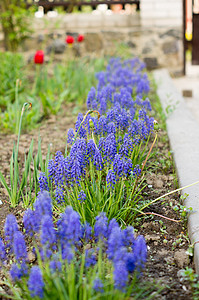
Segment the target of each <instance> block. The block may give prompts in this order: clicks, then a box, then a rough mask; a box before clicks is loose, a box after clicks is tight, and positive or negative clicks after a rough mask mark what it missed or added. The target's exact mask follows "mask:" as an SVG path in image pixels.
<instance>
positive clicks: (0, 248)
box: [0, 238, 6, 261]
mask: <svg viewBox="0 0 199 300" xmlns="http://www.w3.org/2000/svg"><path fill="white" fill-rule="evenodd" d="M0 259H1V260H2V261H4V260H5V259H6V251H5V245H4V243H3V241H2V239H1V238H0Z"/></svg>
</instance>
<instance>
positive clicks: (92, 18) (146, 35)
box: [20, 0, 183, 75]
mask: <svg viewBox="0 0 199 300" xmlns="http://www.w3.org/2000/svg"><path fill="white" fill-rule="evenodd" d="M150 1H151V2H153V1H155V0H142V2H141V4H142V6H141V13H129V14H122V13H121V14H114V13H112V12H111V11H106V12H94V13H93V14H88V13H87V14H86V13H82V14H65V15H58V16H57V17H56V18H50V17H48V16H44V17H43V18H40V19H35V21H34V24H33V25H34V34H33V35H32V36H31V38H29V39H28V40H26V42H25V43H24V44H23V45H22V46H21V49H20V51H21V52H23V53H24V56H25V57H26V58H27V59H28V60H29V61H30V60H31V59H32V57H33V55H34V52H35V51H36V50H38V49H41V48H42V49H44V51H45V54H46V58H47V59H50V56H51V53H52V51H54V52H55V56H54V59H55V60H57V61H61V60H62V59H66V58H67V57H68V59H70V57H71V55H76V56H81V55H82V56H84V55H86V56H91V57H92V56H100V55H115V53H116V49H117V48H118V45H121V44H122V46H121V47H120V51H122V49H124V50H125V49H126V46H128V47H129V49H130V50H129V51H130V52H131V54H132V56H139V57H140V58H141V59H142V60H144V61H145V63H146V65H147V67H148V68H149V69H150V70H151V69H155V68H160V67H166V68H168V69H169V71H170V72H171V73H173V74H174V75H177V74H180V73H181V72H182V69H183V57H182V54H183V47H182V28H181V26H179V24H176V19H178V20H179V19H180V16H178V18H174V19H175V22H174V23H172V22H171V20H170V22H169V20H168V18H166V17H165V19H167V24H165V22H163V21H164V20H163V19H164V18H162V25H161V26H160V23H159V24H158V25H155V24H154V19H153V18H151V17H150V18H149V17H148V18H147V17H146V14H145V11H146V8H147V3H148V2H150ZM158 1H159V2H161V1H162V0H158ZM167 1H170V0H167ZM145 2H146V3H145ZM144 5H146V6H144ZM146 20H147V22H146ZM67 34H72V35H74V36H76V35H77V34H84V36H85V40H84V42H83V43H81V44H80V43H79V44H78V43H75V45H74V47H73V48H72V49H68V47H67V45H66V44H65V38H66V35H67Z"/></svg>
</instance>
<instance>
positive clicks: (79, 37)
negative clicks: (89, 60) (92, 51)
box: [77, 34, 84, 43]
mask: <svg viewBox="0 0 199 300" xmlns="http://www.w3.org/2000/svg"><path fill="white" fill-rule="evenodd" d="M83 40H84V35H82V34H79V35H78V37H77V41H78V42H79V43H81V42H83Z"/></svg>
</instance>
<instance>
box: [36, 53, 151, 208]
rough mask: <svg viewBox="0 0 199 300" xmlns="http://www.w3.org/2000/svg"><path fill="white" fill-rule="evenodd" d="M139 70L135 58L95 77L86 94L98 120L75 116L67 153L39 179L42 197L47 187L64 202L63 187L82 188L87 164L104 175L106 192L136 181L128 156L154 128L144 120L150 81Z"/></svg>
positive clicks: (113, 63)
mask: <svg viewBox="0 0 199 300" xmlns="http://www.w3.org/2000/svg"><path fill="white" fill-rule="evenodd" d="M143 68H144V64H143V63H141V62H140V61H139V60H138V59H137V58H135V59H130V60H125V61H123V62H122V61H121V60H120V59H118V58H113V59H111V60H110V62H109V64H108V66H107V69H106V71H105V72H100V73H97V74H96V77H97V79H98V85H97V88H94V87H92V88H91V90H90V92H89V93H88V97H87V107H88V109H89V110H91V111H93V110H94V111H97V112H98V113H100V116H99V114H98V115H97V116H96V117H95V116H93V113H92V114H88V115H87V116H86V117H84V116H83V114H82V113H79V115H78V118H77V122H76V124H75V131H76V134H75V132H74V130H73V129H72V128H71V129H69V131H68V137H67V142H68V144H69V145H70V147H71V148H70V153H69V155H68V156H67V157H64V155H62V154H61V153H60V152H57V153H56V155H55V158H54V160H50V162H49V165H48V174H49V175H48V176H49V178H46V177H45V175H44V174H42V175H41V176H40V178H39V185H40V191H44V190H49V186H48V185H46V183H47V181H49V182H51V184H52V186H53V187H54V189H55V197H56V199H57V200H58V202H60V201H62V200H63V199H64V190H65V189H66V187H70V186H73V185H74V184H78V185H80V183H81V181H82V180H83V179H84V178H85V175H86V172H87V171H88V170H89V166H90V164H92V165H93V166H94V168H95V170H96V171H102V172H104V174H105V175H104V176H105V178H106V186H107V187H108V188H109V189H114V187H115V185H116V183H117V182H118V181H119V180H120V178H121V177H122V178H128V177H129V176H130V175H131V174H132V176H134V177H136V176H139V175H140V172H141V169H140V166H139V165H137V163H136V162H132V153H133V151H134V149H136V147H137V146H138V145H139V144H140V143H141V142H142V141H144V140H146V139H147V138H148V136H149V135H150V133H151V132H152V131H153V128H154V119H153V118H151V117H149V116H148V115H147V110H151V106H150V101H149V100H148V99H147V98H146V95H147V93H148V92H149V80H148V78H147V75H146V74H145V73H143Z"/></svg>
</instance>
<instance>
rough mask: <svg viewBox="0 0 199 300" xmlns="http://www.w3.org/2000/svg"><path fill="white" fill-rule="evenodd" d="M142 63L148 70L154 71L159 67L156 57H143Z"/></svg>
mask: <svg viewBox="0 0 199 300" xmlns="http://www.w3.org/2000/svg"><path fill="white" fill-rule="evenodd" d="M144 62H145V64H146V67H147V69H148V70H154V69H157V68H158V67H159V64H158V60H157V58H156V57H145V58H144Z"/></svg>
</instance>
